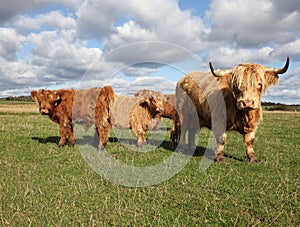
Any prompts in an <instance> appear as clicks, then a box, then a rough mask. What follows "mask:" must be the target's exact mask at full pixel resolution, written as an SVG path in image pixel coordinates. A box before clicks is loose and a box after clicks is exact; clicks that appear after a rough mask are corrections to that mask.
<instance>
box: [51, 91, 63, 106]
mask: <svg viewBox="0 0 300 227" xmlns="http://www.w3.org/2000/svg"><path fill="white" fill-rule="evenodd" d="M61 97H62V94H61V92H60V91H55V92H53V101H54V103H55V105H57V104H58V103H59V102H60V101H61Z"/></svg>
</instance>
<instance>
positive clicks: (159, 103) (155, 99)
mask: <svg viewBox="0 0 300 227" xmlns="http://www.w3.org/2000/svg"><path fill="white" fill-rule="evenodd" d="M142 102H143V103H145V104H146V105H147V106H148V108H149V110H150V111H151V113H152V114H154V115H155V114H158V113H161V112H163V110H164V104H165V98H164V97H163V96H149V97H146V98H145V99H143V100H142Z"/></svg>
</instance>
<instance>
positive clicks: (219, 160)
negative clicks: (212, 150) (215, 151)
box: [215, 155, 224, 162]
mask: <svg viewBox="0 0 300 227" xmlns="http://www.w3.org/2000/svg"><path fill="white" fill-rule="evenodd" d="M215 162H224V156H223V155H217V156H216V157H215Z"/></svg>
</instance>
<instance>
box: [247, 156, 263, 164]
mask: <svg viewBox="0 0 300 227" xmlns="http://www.w3.org/2000/svg"><path fill="white" fill-rule="evenodd" d="M245 161H246V162H255V163H258V162H260V160H258V159H257V158H256V157H255V156H253V157H249V156H246V157H245Z"/></svg>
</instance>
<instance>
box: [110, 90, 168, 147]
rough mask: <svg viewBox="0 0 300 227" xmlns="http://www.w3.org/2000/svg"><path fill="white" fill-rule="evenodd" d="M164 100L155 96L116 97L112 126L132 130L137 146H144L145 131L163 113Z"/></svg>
mask: <svg viewBox="0 0 300 227" xmlns="http://www.w3.org/2000/svg"><path fill="white" fill-rule="evenodd" d="M163 106H164V98H163V97H160V96H157V95H153V96H152V95H150V96H145V97H128V96H117V97H116V100H115V104H114V113H113V126H115V127H117V128H122V129H129V128H130V129H132V131H133V132H134V134H135V135H136V136H137V146H138V147H141V146H144V145H146V131H147V130H148V129H149V128H150V127H151V125H152V120H153V119H154V118H155V117H156V116H157V114H159V113H160V112H162V111H163Z"/></svg>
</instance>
